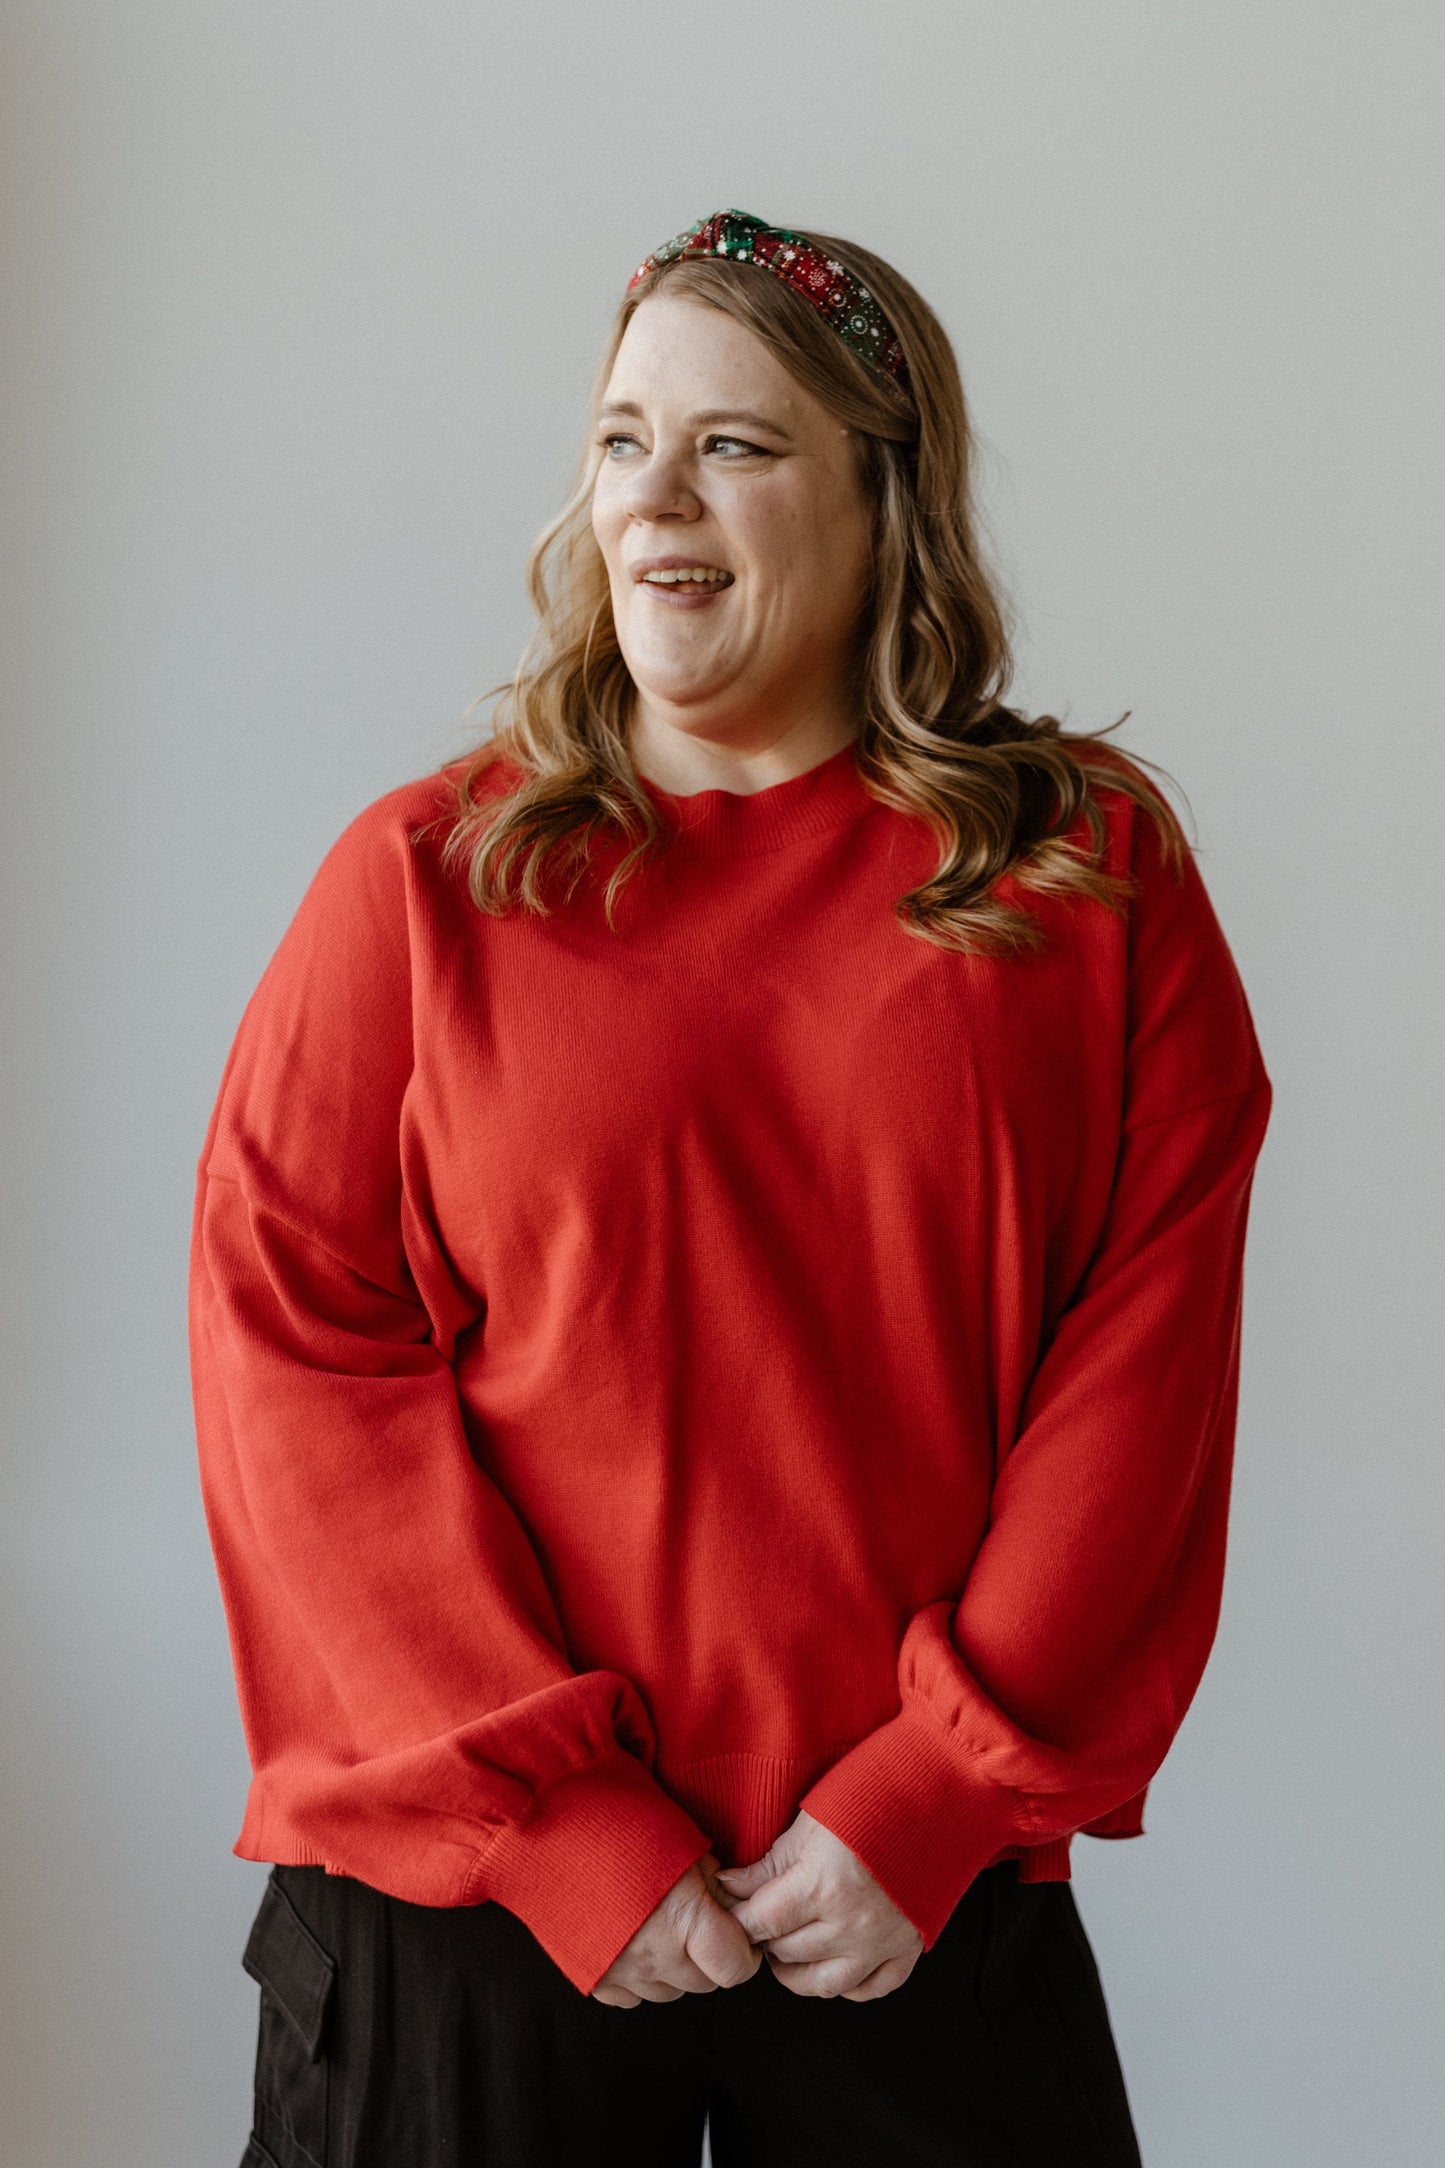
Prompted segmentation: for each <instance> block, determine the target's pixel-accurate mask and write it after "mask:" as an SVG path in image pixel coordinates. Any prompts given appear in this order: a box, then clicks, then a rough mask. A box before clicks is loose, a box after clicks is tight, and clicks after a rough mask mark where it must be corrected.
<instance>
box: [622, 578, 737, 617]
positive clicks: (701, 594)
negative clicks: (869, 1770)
mask: <svg viewBox="0 0 1445 2168" xmlns="http://www.w3.org/2000/svg"><path fill="white" fill-rule="evenodd" d="M637 584H638V586H639V587H640V588H641V589H642V592H643V593H644V594H645V595H651V596H652V598H653V600H654V601H656V602H660V603H661V604H662V606H663V608H664V609H666V610H705V609H707V607H708V605H709V604H710V603H713V602H717V601H719V600H720V599H721V597H722V596H723V595H729V594H731V593H732V590H733V588H734V586H735V585H736V582H735V581H733V580H721V581H718V582H716V583H715V584H705V583H704V582H702V581H700V580H679V581H678V582H677V583H676V585H675V586H674V585H667V586H663V585H661V584H659V582H657V581H656V580H639V581H638V583H637Z"/></svg>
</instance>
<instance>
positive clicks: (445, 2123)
mask: <svg viewBox="0 0 1445 2168" xmlns="http://www.w3.org/2000/svg"><path fill="white" fill-rule="evenodd" d="M242 1961H243V1963H244V1964H245V1966H246V1969H247V1971H248V1972H249V1973H251V1974H252V1976H253V1977H254V1978H255V1979H257V1980H258V1981H259V1982H260V1987H261V2007H260V2035H259V2040H258V2045H257V2059H256V2101H255V2124H254V2129H253V2132H252V2136H251V2141H250V2144H249V2146H248V2148H247V2151H246V2153H245V2156H244V2160H243V2163H242V2168H698V2164H699V2162H700V2160H701V2154H702V2133H703V2125H704V2120H705V2119H706V2121H707V2123H708V2129H709V2143H710V2145H711V2148H712V2158H713V2162H714V2168H1139V2150H1138V2146H1137V2143H1136V2141H1135V2136H1134V2128H1133V2123H1132V2120H1131V2117H1130V2113H1129V2105H1128V2099H1127V2096H1126V2092H1125V2086H1124V2079H1123V2074H1122V2072H1121V2070H1120V2066H1119V2059H1118V2054H1117V2051H1116V2047H1115V2042H1114V2037H1113V2033H1112V2030H1111V2027H1110V2022H1109V2016H1108V2012H1107V2009H1106V2006H1105V2001H1104V1995H1103V1991H1102V1988H1101V1986H1100V1982H1099V1974H1098V1968H1097V1966H1096V1964H1095V1961H1094V1956H1093V1952H1092V1950H1091V1948H1090V1945H1089V1942H1088V1939H1087V1937H1086V1935H1085V1933H1084V1928H1083V1923H1082V1921H1081V1920H1080V1918H1079V1915H1078V1911H1077V1908H1076V1906H1075V1903H1074V1899H1073V1895H1072V1892H1071V1890H1070V1886H1069V1884H1068V1883H1067V1882H1035V1883H1020V1882H1019V1880H1018V1877H1017V1872H1016V1869H1015V1865H1014V1863H1013V1862H1012V1861H1011V1860H1009V1861H1003V1862H1001V1863H1000V1864H999V1865H997V1866H995V1867H991V1868H986V1869H985V1870H984V1872H983V1873H982V1874H980V1875H979V1876H978V1877H977V1879H976V1880H975V1881H974V1882H973V1883H972V1885H971V1886H970V1887H969V1889H968V1890H967V1891H966V1892H965V1894H964V1896H963V1898H962V1900H961V1901H960V1903H959V1905H958V1906H957V1908H956V1909H955V1911H954V1913H953V1916H952V1918H951V1919H950V1920H949V1922H948V1925H947V1926H946V1927H945V1928H944V1930H943V1933H942V1934H941V1935H940V1937H939V1939H938V1941H937V1942H936V1943H935V1945H934V1947H933V1948H932V1949H931V1950H928V1951H925V1952H924V1953H923V1955H922V1956H921V1957H920V1958H919V1959H918V1961H917V1963H916V1964H915V1966H914V1968H913V1971H912V1972H911V1974H910V1975H909V1977H908V1979H907V1980H906V1981H905V1982H904V1983H903V1985H902V1986H901V1987H899V1988H896V1989H895V1990H894V1992H893V1993H892V1994H891V1995H885V1996H882V1997H880V1998H879V1999H878V2000H876V2001H873V2002H848V2001H846V2000H845V1999H844V1998H843V1997H841V1996H835V1997H831V1998H826V1999H825V1998H819V1997H808V1996H800V1995H795V1994H793V1993H791V1992H790V1991H789V1990H788V1989H787V1988H785V1987H783V1986H782V1985H781V1984H780V1983H779V1982H778V1981H777V1980H776V1979H775V1978H774V1976H773V1974H772V1972H771V1970H770V1969H769V1967H768V1965H767V1963H766V1961H765V1962H764V1963H763V1964H761V1965H760V1966H759V1967H758V1970H757V1971H756V1973H754V1975H753V1977H752V1978H751V1979H750V1980H749V1981H747V1982H746V1983H745V1984H744V1985H743V1986H741V1987H734V1988H725V1989H724V1988H719V1989H718V1990H716V1991H715V1992H714V1993H712V1994H702V1995H692V1994H689V1995H684V1996H682V1997H681V1998H680V1999H679V2000H677V2001H675V2002H666V2003H643V2004H641V2005H639V2007H637V2008H636V2009H631V2010H618V2009H614V2008H612V2007H611V2006H610V2005H608V2004H605V2003H600V2002H597V2001H596V2000H595V1999H593V1998H592V1997H590V1996H586V1995H583V1994H582V1993H580V1991H579V1990H578V1989H577V1988H575V1987H574V1986H573V1985H572V1984H571V1982H570V1981H569V1980H568V1979H567V1978H566V1976H565V1975H564V1974H563V1973H562V1972H561V1971H560V1970H559V1969H558V1967H557V1966H556V1964H555V1963H554V1962H553V1960H552V1959H551V1958H550V1957H549V1956H548V1955H547V1953H546V1951H545V1950H544V1949H543V1948H542V1947H541V1945H540V1943H539V1942H538V1941H537V1940H536V1938H535V1937H534V1936H533V1934H532V1933H531V1931H530V1930H529V1929H528V1928H527V1927H525V1926H524V1925H523V1924H522V1922H521V1921H520V1920H519V1919H517V1918H516V1916H515V1915H514V1914H513V1913H511V1912H509V1911H507V1910H506V1909H505V1908H504V1907H503V1906H501V1905H498V1904H493V1903H486V1904H481V1905H473V1906H464V1907H459V1908H454V1909H453V1908H436V1907H432V1906H426V1905H414V1904H406V1903H403V1902H402V1901H401V1900H399V1899H397V1898H394V1897H388V1896H385V1895H383V1894H382V1893H381V1892H380V1891H378V1890H374V1889H372V1888H370V1887H369V1886H368V1885H367V1884H365V1883H363V1882H357V1881H353V1880H351V1879H349V1878H348V1877H346V1876H344V1875H328V1874H327V1873H326V1872H325V1870H324V1869H323V1868H320V1867H275V1868H273V1869H272V1871H271V1875H270V1878H269V1880H268V1882H267V1885H266V1890H265V1895H264V1896H263V1898H262V1901H261V1907H260V1910H259V1912H258V1913H257V1916H256V1921H255V1925H254V1927H253V1928H252V1930H251V1936H250V1940H249V1942H248V1944H247V1946H246V1951H245V1955H244V1958H243V1960H242Z"/></svg>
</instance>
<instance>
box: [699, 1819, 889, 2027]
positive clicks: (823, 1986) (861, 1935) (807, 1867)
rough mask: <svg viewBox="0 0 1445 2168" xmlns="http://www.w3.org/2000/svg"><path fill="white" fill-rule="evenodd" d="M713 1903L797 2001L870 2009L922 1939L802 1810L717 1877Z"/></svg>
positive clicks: (837, 1841)
mask: <svg viewBox="0 0 1445 2168" xmlns="http://www.w3.org/2000/svg"><path fill="white" fill-rule="evenodd" d="M716 1881H717V1883H718V1884H719V1885H720V1889H719V1895H720V1901H721V1902H722V1903H724V1904H727V1905H729V1907H730V1909H731V1911H732V1915H733V1918H734V1919H735V1920H736V1921H737V1922H738V1924H739V1926H740V1927H741V1928H742V1929H743V1931H744V1933H745V1934H746V1935H747V1937H748V1940H749V1941H750V1942H753V1943H756V1944H758V1945H759V1946H760V1947H761V1948H762V1950H763V1954H764V1955H765V1956H766V1958H767V1960H768V1963H769V1965H771V1967H772V1969H773V1971H774V1973H775V1974H776V1975H777V1977H778V1979H779V1980H781V1981H782V1983H783V1985H784V1987H786V1988H790V1989H791V1990H792V1992H793V1993H794V1994H795V1995H841V1996H842V1997H843V1999H844V2000H845V2001H846V2002H873V2001H875V2000H876V1999H877V1997H878V1996H880V1995H889V1994H891V1993H892V1992H893V1989H894V1988H895V1987H901V1986H902V1984H903V1982H904V1981H905V1980H906V1979H907V1978H908V1975H909V1973H910V1972H911V1971H912V1970H913V1967H914V1965H915V1964H916V1963H917V1961H918V1959H919V1957H920V1956H921V1954H922V1951H923V1937H922V1935H921V1934H920V1933H919V1932H918V1929H917V1928H916V1927H915V1926H914V1924H913V1922H912V1921H911V1920H910V1919H907V1918H906V1917H905V1916H904V1914H903V1913H902V1912H900V1911H899V1909H898V1907H897V1905H896V1904H894V1902H893V1899H892V1898H891V1897H890V1896H889V1895H888V1893H887V1891H886V1890H884V1889H883V1888H882V1887H881V1886H880V1885H879V1884H878V1883H877V1882H875V1881H874V1879H873V1877H872V1875H871V1874H870V1873H869V1872H868V1869H867V1868H866V1867H865V1866H864V1864H863V1862H862V1860H861V1859H859V1857H858V1855H857V1853H856V1852H850V1851H849V1849H848V1847H847V1845H846V1844H844V1843H843V1842H842V1840H841V1838H838V1837H835V1836H834V1835H833V1832H832V1830H831V1829H825V1828H824V1826H823V1824H822V1823H821V1822H816V1821H814V1819H813V1817H812V1815H811V1814H804V1813H803V1812H802V1811H801V1809H800V1810H799V1813H798V1815H797V1817H796V1819H795V1820H794V1821H793V1822H792V1823H791V1824H790V1826H789V1827H788V1828H787V1829H785V1830H784V1831H783V1834H782V1835H781V1836H780V1837H779V1838H778V1840H777V1842H776V1844H774V1845H772V1846H770V1848H769V1849H768V1851H767V1852H765V1853H764V1855H763V1857H762V1858H761V1859H755V1860H753V1861H752V1862H751V1863H750V1864H749V1865H748V1866H746V1867H723V1868H719V1869H718V1871H717V1875H716Z"/></svg>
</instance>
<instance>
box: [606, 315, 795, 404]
mask: <svg viewBox="0 0 1445 2168" xmlns="http://www.w3.org/2000/svg"><path fill="white" fill-rule="evenodd" d="M620 400H632V401H639V400H647V401H649V402H652V403H666V404H668V405H676V406H678V407H692V406H698V407H723V406H726V407H729V408H734V407H747V406H761V407H763V408H764V409H765V411H767V412H769V413H774V414H776V416H777V418H778V420H779V421H781V422H792V421H795V420H801V419H802V418H803V415H804V412H805V410H806V409H807V408H809V407H812V406H815V405H817V404H818V402H817V401H815V400H813V399H811V398H810V397H809V396H808V395H807V393H805V391H804V389H803V387H802V385H800V384H799V383H798V382H797V380H796V379H795V378H794V377H793V376H791V375H790V374H789V372H788V371H787V370H786V369H785V368H784V367H783V364H782V363H781V362H780V361H779V360H778V358H777V356H776V355H775V354H774V353H772V352H771V350H770V349H769V348H768V347H767V345H766V344H765V343H764V342H763V340H762V339H760V338H759V337H758V336H757V334H756V333H755V332H753V331H750V330H749V329H748V327H747V325H746V324H740V323H739V322H738V321H737V319H736V318H735V317H732V316H728V315H726V314H725V313H724V312H723V311H722V310H721V309H715V308H710V307H709V306H708V305H707V304H706V303H704V302H696V301H685V300H682V299H681V298H679V299H676V300H670V299H668V298H667V297H665V296H664V295H661V294H656V295H649V296H648V298H647V299H646V300H645V301H643V302H642V303H641V304H640V305H639V306H638V308H637V309H636V310H635V311H634V312H633V315H632V317H631V319H630V320H629V322H628V325H627V329H626V330H625V332H624V333H623V336H622V342H621V344H620V346H619V347H618V350H617V354H616V356H615V358H614V360H613V364H612V370H611V373H610V375H609V377H608V380H607V388H606V392H605V394H604V403H606V402H616V401H620ZM820 411H821V410H820Z"/></svg>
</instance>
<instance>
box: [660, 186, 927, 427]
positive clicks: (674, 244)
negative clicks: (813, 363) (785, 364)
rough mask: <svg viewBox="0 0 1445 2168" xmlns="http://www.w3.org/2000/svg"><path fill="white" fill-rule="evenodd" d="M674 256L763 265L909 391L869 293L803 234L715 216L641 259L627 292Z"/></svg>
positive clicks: (743, 216) (896, 347) (892, 338)
mask: <svg viewBox="0 0 1445 2168" xmlns="http://www.w3.org/2000/svg"><path fill="white" fill-rule="evenodd" d="M676 256H722V257H725V258H726V259H727V261H728V262H729V263H755V264H761V266H762V268H763V269H764V270H765V271H771V272H772V273H773V274H774V276H775V277H777V278H780V279H782V280H783V281H784V282H785V283H786V284H787V285H789V286H791V287H792V288H793V291H794V292H795V293H799V294H801V295H802V296H803V299H804V300H805V301H809V302H811V303H812V305H813V307H814V308H815V309H816V310H817V311H818V313H819V315H820V316H822V317H823V318H825V319H826V321H827V322H828V323H829V324H831V325H832V327H833V329H834V331H836V332H837V334H838V336H839V338H840V339H841V340H842V341H843V343H844V345H845V346H849V347H851V348H852V350H853V352H854V353H855V354H857V355H858V356H859V358H860V360H863V361H866V362H867V364H868V366H869V367H870V368H871V369H880V370H883V371H884V372H886V374H887V375H889V376H892V377H896V378H897V380H898V382H899V383H900V384H902V385H904V386H907V384H908V364H907V362H906V361H905V360H904V358H903V348H902V346H901V345H900V344H899V340H898V334H897V332H896V331H895V330H894V329H893V326H892V325H891V324H890V323H889V321H888V318H887V317H886V316H885V315H884V313H883V311H882V309H881V308H880V307H879V306H878V303H877V302H876V301H875V300H874V298H873V296H872V294H871V293H869V291H868V288H867V287H866V286H864V285H863V284H862V283H861V281H859V280H858V279H856V278H854V276H853V274H852V272H851V271H849V270H848V269H847V267H846V266H845V265H843V264H841V263H839V262H837V261H836V259H835V258H834V257H832V256H827V255H825V254H824V253H823V251H822V249H820V248H818V247H817V246H816V245H815V244H814V243H813V242H812V241H810V240H809V239H808V236H807V235H806V234H805V233H790V232H789V230H788V228H787V227H786V226H765V225H764V224H763V221H762V220H761V219H760V218H753V217H752V216H750V214H749V213H748V212H747V211H715V212H714V213H713V215H712V217H711V218H700V219H699V220H698V222H697V224H696V225H695V226H689V227H688V229H687V231H686V233H679V234H676V235H675V236H674V237H673V239H672V240H671V241H664V242H663V244H662V246H661V248H656V249H654V250H653V252H652V254H651V255H650V256H648V257H645V258H644V259H643V261H642V262H641V263H640V264H639V265H638V267H637V269H636V270H635V271H634V272H633V274H632V276H631V278H630V279H629V280H628V282H627V291H628V292H629V293H631V291H632V289H633V287H634V286H635V285H636V284H637V283H638V281H639V279H645V278H646V277H647V276H648V274H649V273H650V272H652V271H656V270H657V269H659V267H660V266H661V265H663V264H665V263H671V262H672V260H673V258H674V257H676Z"/></svg>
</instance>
